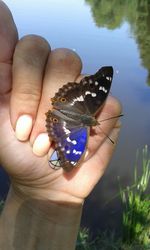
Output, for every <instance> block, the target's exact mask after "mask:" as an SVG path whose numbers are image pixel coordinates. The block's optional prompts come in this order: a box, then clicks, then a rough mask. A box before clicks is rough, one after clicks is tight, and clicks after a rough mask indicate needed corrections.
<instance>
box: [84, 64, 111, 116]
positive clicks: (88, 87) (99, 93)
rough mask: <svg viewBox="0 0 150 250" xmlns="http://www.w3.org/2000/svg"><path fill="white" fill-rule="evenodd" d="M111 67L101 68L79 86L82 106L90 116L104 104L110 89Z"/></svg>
mask: <svg viewBox="0 0 150 250" xmlns="http://www.w3.org/2000/svg"><path fill="white" fill-rule="evenodd" d="M112 77H113V68H112V67H103V68H101V69H100V70H99V71H98V72H97V73H96V74H95V75H92V76H89V77H85V78H84V79H83V80H82V81H81V84H82V85H83V87H82V95H83V97H84V105H85V106H86V107H87V109H88V111H89V113H90V114H91V115H95V114H96V113H97V112H98V111H99V109H100V108H101V107H102V105H103V103H104V102H105V100H106V98H107V96H108V94H109V91H110V87H111V82H112Z"/></svg>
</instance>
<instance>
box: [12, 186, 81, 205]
mask: <svg viewBox="0 0 150 250" xmlns="http://www.w3.org/2000/svg"><path fill="white" fill-rule="evenodd" d="M12 195H14V197H15V198H16V199H17V200H18V199H20V200H31V199H36V200H46V201H49V202H52V203H57V204H66V203H67V204H71V206H73V205H75V206H76V205H82V204H83V203H84V199H83V198H82V197H77V196H75V195H72V194H70V193H69V192H67V191H66V192H65V191H64V190H63V191H62V190H57V189H56V188H46V187H45V188H41V187H37V186H35V187H33V186H27V185H24V184H18V183H15V182H13V184H12Z"/></svg>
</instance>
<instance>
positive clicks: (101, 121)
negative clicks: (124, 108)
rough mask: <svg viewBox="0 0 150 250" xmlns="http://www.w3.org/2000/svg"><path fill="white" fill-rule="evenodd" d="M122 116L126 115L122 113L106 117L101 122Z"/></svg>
mask: <svg viewBox="0 0 150 250" xmlns="http://www.w3.org/2000/svg"><path fill="white" fill-rule="evenodd" d="M122 116H124V115H123V114H120V115H116V116H112V117H109V118H106V119H103V120H101V121H99V123H101V122H105V121H108V120H111V119H115V118H119V117H122Z"/></svg>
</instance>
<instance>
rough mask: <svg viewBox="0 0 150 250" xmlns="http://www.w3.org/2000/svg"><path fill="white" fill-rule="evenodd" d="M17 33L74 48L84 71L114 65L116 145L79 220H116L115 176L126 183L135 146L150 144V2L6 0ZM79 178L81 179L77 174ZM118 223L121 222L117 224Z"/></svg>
mask: <svg viewBox="0 0 150 250" xmlns="http://www.w3.org/2000/svg"><path fill="white" fill-rule="evenodd" d="M5 3H7V4H8V6H9V8H10V9H11V11H12V13H13V16H14V19H15V22H16V24H17V27H18V30H19V36H20V37H22V36H23V35H25V34H29V33H34V34H38V35H41V36H44V37H45V38H46V39H47V40H48V41H49V42H50V44H51V47H52V49H53V48H57V47H67V48H70V49H73V50H75V51H76V52H77V53H78V54H79V55H80V57H81V59H82V61H83V73H89V74H92V73H94V72H96V70H97V69H99V68H100V67H101V66H102V65H112V66H113V67H114V71H115V74H114V80H113V85H112V90H111V92H112V95H114V96H116V97H117V98H118V99H119V100H120V101H121V103H122V105H123V113H124V118H123V119H122V130H121V136H120V140H119V143H118V146H117V150H116V152H115V154H114V157H113V159H112V162H111V164H110V166H109V168H108V170H107V172H106V174H105V176H104V177H103V178H102V180H101V181H100V183H99V184H98V185H97V186H96V188H95V189H94V191H93V192H92V193H91V195H90V196H89V197H88V199H87V201H86V203H85V209H84V213H83V218H82V223H83V225H86V226H90V227H91V228H92V229H93V230H96V229H97V228H99V229H106V228H107V229H108V228H110V229H115V227H116V226H118V225H119V224H120V204H119V202H118V201H117V200H113V201H112V202H110V203H109V204H108V205H107V206H104V204H105V203H106V202H108V201H109V200H110V199H111V198H112V197H114V196H115V195H116V194H117V193H118V181H117V176H120V182H121V183H122V185H123V186H126V185H128V184H130V182H131V180H132V176H133V167H134V163H135V155H136V150H137V149H142V148H143V146H144V145H145V144H147V145H148V146H150V132H149V131H150V3H149V1H148V0H147V1H146V0H143V1H141V0H140V1H138V0H130V1H128V0H124V1H117V0H99V1H98V0H85V1H83V0H80V1H79V0H77V1H76V0H49V1H48V0H45V1H41V0H39V1H38V2H37V1H35V0H32V1H29V0H26V1H11V0H6V1H5ZM81 181H82V180H81ZM117 228H119V227H117Z"/></svg>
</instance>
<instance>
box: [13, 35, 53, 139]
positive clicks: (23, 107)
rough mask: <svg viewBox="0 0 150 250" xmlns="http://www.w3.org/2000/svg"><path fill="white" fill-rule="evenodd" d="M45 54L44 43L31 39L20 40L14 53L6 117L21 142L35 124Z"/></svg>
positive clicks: (45, 47) (32, 37)
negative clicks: (8, 113)
mask: <svg viewBox="0 0 150 250" xmlns="http://www.w3.org/2000/svg"><path fill="white" fill-rule="evenodd" d="M49 52H50V47H49V44H48V42H47V41H46V40H45V39H43V38H42V37H39V36H35V35H29V36H25V37H24V38H22V39H21V40H20V41H19V42H18V44H17V46H16V49H15V52H14V58H13V86H12V94H11V105H10V114H11V123H12V126H13V128H14V129H15V130H16V136H17V138H18V139H19V140H21V141H25V140H27V139H28V137H29V134H30V132H31V130H32V126H33V123H34V121H35V117H36V113H37V109H38V105H39V102H40V98H41V89H42V80H43V75H44V70H45V64H46V61H47V58H48V55H49Z"/></svg>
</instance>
